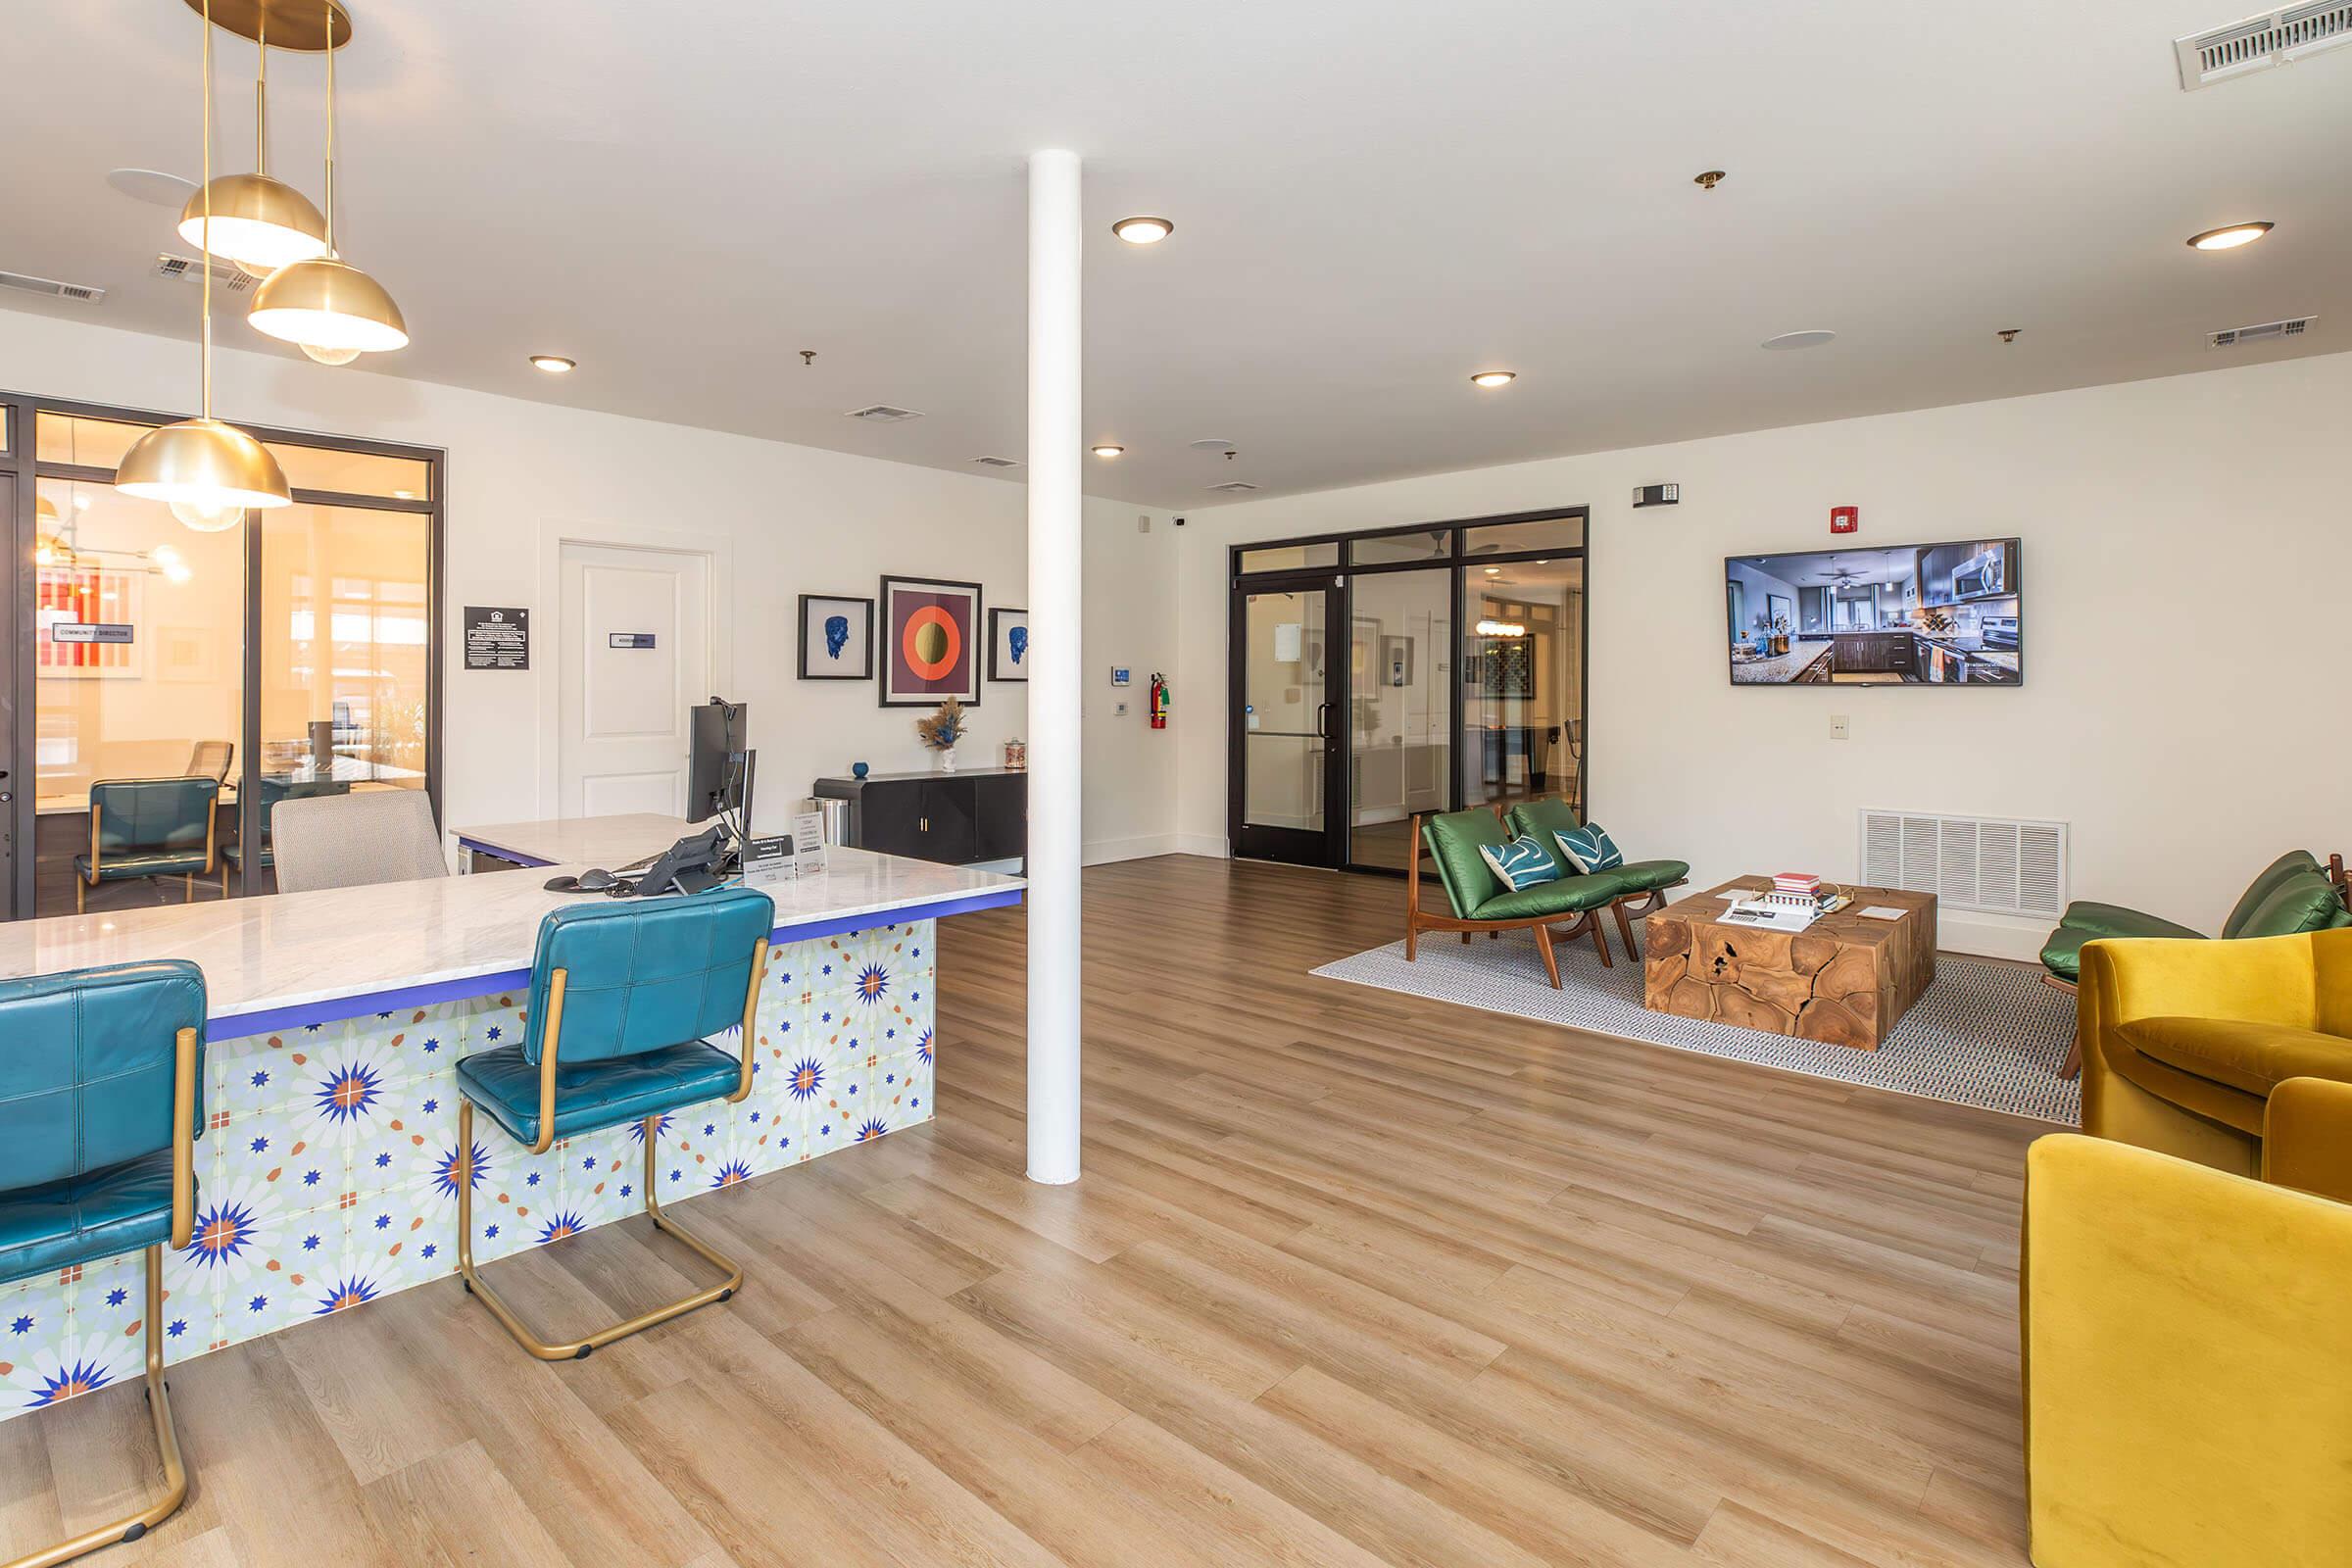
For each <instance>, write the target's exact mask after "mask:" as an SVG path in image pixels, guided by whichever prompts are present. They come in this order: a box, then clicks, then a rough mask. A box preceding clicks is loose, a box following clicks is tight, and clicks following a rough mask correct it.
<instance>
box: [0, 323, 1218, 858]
mask: <svg viewBox="0 0 2352 1568" xmlns="http://www.w3.org/2000/svg"><path fill="white" fill-rule="evenodd" d="M422 329H424V330H429V329H430V327H429V323H427V324H425V325H424V326H423V327H422ZM229 330H230V331H231V332H232V333H233V332H235V331H241V330H242V328H237V327H233V326H232V327H231V328H230V329H229ZM195 358H196V356H195V350H194V348H193V347H192V346H190V345H189V344H187V343H182V342H175V341H170V340H167V339H163V338H157V337H151V336H147V335H144V334H140V333H131V332H123V331H116V330H112V329H109V328H105V327H101V326H95V325H91V324H87V323H84V322H78V321H67V320H60V319H51V318H45V317H36V316H31V315H26V314H24V313H22V312H15V311H8V310H4V309H0V381H5V382H6V383H7V384H8V385H9V387H10V388H11V389H12V390H16V391H22V392H31V393H39V394H43V395H47V396H52V397H64V398H74V399H82V400H87V401H90V402H94V403H112V404H122V405H128V406H132V407H147V408H155V409H161V410H176V409H182V408H184V407H185V406H186V405H187V404H188V403H189V402H190V400H191V398H192V396H193V393H194V391H195V384H194V383H195ZM581 373H582V374H591V373H594V370H593V368H592V367H591V368H583V370H582V372H581ZM216 379H217V388H216V401H217V403H218V405H219V409H220V412H221V414H222V415H223V416H225V417H230V418H244V419H250V420H253V421H255V422H257V423H264V424H273V425H280V426H286V427H291V428H298V429H309V430H322V431H331V432H333V433H336V434H341V435H353V436H366V437H374V438H377V439H381V440H387V441H403V442H415V443H417V444H420V445H427V446H439V447H444V448H446V449H447V450H448V452H449V455H450V489H449V534H448V569H449V574H450V583H449V592H448V594H447V607H448V615H447V618H446V619H445V621H444V623H443V625H442V628H441V631H442V634H443V635H444V636H445V637H448V638H451V639H454V638H455V636H456V627H457V624H458V615H459V613H460V611H461V608H462V607H463V606H465V605H467V604H474V605H521V606H529V607H532V608H533V609H534V611H535V612H536V613H537V615H538V616H539V617H541V618H539V619H537V620H536V621H535V622H534V629H535V632H536V646H535V648H534V651H533V659H532V668H531V669H530V670H529V671H527V672H492V671H467V670H465V669H462V668H460V667H459V662H458V661H457V660H456V659H455V658H454V657H453V658H451V659H450V660H449V662H448V663H447V666H446V668H447V672H448V675H447V679H448V709H447V713H446V715H445V728H444V732H443V733H444V746H445V761H446V766H447V772H448V781H447V788H446V792H445V799H444V812H445V815H446V817H447V821H448V824H449V825H453V826H455V825H463V824H467V823H482V822H494V821H505V820H513V819H515V818H520V817H536V816H552V815H553V814H555V796H556V760H557V759H556V738H557V737H556V724H555V717H556V690H555V682H556V670H555V647H556V638H555V636H554V627H553V625H552V622H553V619H554V617H555V615H556V613H557V593H556V561H557V550H558V545H559V542H560V541H561V540H563V539H564V538H581V539H589V540H596V541H605V542H613V543H624V544H626V543H641V544H674V545H678V546H682V547H685V548H692V549H701V550H707V551H709V552H711V554H712V556H713V557H714V558H715V560H716V561H717V563H718V564H719V567H720V571H719V574H718V580H719V581H720V583H721V584H722V591H723V593H724V595H725V600H724V605H725V617H724V618H725V622H726V625H727V629H728V632H729V635H727V636H725V637H723V638H721V639H719V647H718V651H717V656H716V662H717V664H718V668H717V670H716V675H715V681H714V684H715V686H716V688H717V689H718V690H719V691H721V692H724V693H726V694H728V695H730V696H733V697H736V698H740V699H743V700H746V701H748V702H749V703H750V704H751V706H752V743H753V745H754V746H756V747H758V748H759V750H760V804H759V807H758V809H760V810H763V811H774V810H780V809H789V808H790V807H791V805H792V804H793V803H794V802H796V801H798V800H799V799H800V798H801V797H802V796H804V795H806V794H807V793H808V790H809V782H810V780H811V779H813V778H815V777H816V776H818V775H819V774H823V773H838V772H842V771H846V769H847V768H848V766H849V764H850V763H851V762H852V761H853V760H863V761H867V762H870V763H871V764H872V765H873V766H874V767H875V768H876V769H892V768H913V767H922V766H925V765H927V763H928V758H927V755H926V754H925V753H923V751H922V750H921V748H920V746H919V744H918V743H917V741H916V740H915V736H914V720H915V718H916V716H917V713H916V711H913V710H906V709H892V710H884V709H880V708H878V707H876V705H875V691H874V688H873V687H872V686H870V685H862V684H858V685H853V684H849V683H840V684H833V683H822V682H804V681H801V680H799V679H797V678H796V665H795V660H794V653H795V648H796V643H797V638H798V626H797V617H796V604H797V596H798V595H800V594H802V593H843V594H856V595H859V596H865V597H870V596H872V595H873V594H874V593H875V590H876V585H877V579H878V578H879V577H880V575H881V574H882V573H883V572H885V571H889V572H898V573H906V574H932V575H937V576H943V577H952V578H957V579H961V580H966V581H977V582H980V583H982V584H984V585H985V588H986V602H987V603H988V604H990V605H1004V606H1009V607H1025V606H1026V604H1027V598H1026V593H1025V584H1026V581H1027V574H1028V569H1027V568H1028V556H1027V524H1026V511H1025V509H1026V502H1027V492H1026V491H1025V489H1024V488H1023V487H1022V486H1021V485H1019V484H1013V483H1006V482H1005V481H1003V480H999V479H987V478H980V477H973V476H965V475H962V474H955V473H947V472H942V471H940V470H937V469H931V468H921V467H915V466H909V465H906V464H895V463H885V462H879V461H876V460H874V459H869V458H858V457H850V456H846V455H843V454H839V453H832V452H821V451H816V450H813V449H811V448H808V447H797V446H789V445H786V444H783V443H781V442H772V441H760V440H755V439H752V438H749V437H744V436H736V435H724V434H719V433H717V432H713V431H709V430H698V429H692V428H689V427H687V426H683V425H672V424H662V423H658V422H654V421H650V420H643V419H628V418H621V417H616V416H611V415H602V414H592V413H585V412H581V411H578V410H572V409H565V408H560V407H556V406H554V405H550V404H542V403H531V402H525V401H522V400H518V399H514V398H503V397H494V396H490V395H488V394H484V393H479V392H471V391H466V390H464V389H461V388H456V387H447V386H437V385H433V384H430V383H426V382H419V381H410V380H405V379H402V378H400V377H398V376H396V375H392V374H384V373H377V372H374V371H371V370H367V369H328V368H321V367H318V366H314V365H311V364H309V363H307V362H305V361H302V360H300V359H298V358H296V357H293V356H291V355H285V354H265V353H250V352H246V351H243V350H239V349H234V348H232V349H229V350H227V351H224V352H222V353H221V354H220V355H219V356H218V357H217V371H216ZM1138 515H1150V516H1152V518H1153V528H1152V532H1150V533H1141V532H1138V530H1137V517H1138ZM1086 518H1087V557H1086V596H1087V611H1086V650H1085V660H1086V683H1085V688H1084V690H1085V703H1086V720H1087V722H1086V729H1085V746H1086V763H1087V785H1086V795H1085V807H1084V809H1085V816H1086V820H1085V825H1084V831H1085V836H1086V841H1087V846H1088V854H1089V856H1090V857H1093V858H1106V857H1116V856H1124V855H1135V854H1151V853H1157V852H1158V851H1161V850H1164V849H1166V848H1167V847H1168V845H1169V840H1168V838H1167V834H1168V829H1169V823H1170V822H1171V821H1172V819H1173V816H1174V809H1175V774H1176V768H1175V760H1174V755H1175V750H1176V735H1175V732H1174V731H1173V730H1164V731H1157V732H1154V731H1152V730H1150V729H1148V728H1147V727H1146V725H1147V718H1146V702H1145V698H1146V695H1147V686H1146V683H1147V682H1148V681H1149V679H1150V676H1151V673H1152V671H1153V670H1155V669H1157V670H1164V671H1168V672H1169V673H1171V674H1173V673H1174V671H1175V667H1176V632H1175V620H1174V604H1173V600H1172V597H1171V596H1170V595H1169V594H1168V593H1167V592H1166V591H1165V583H1166V581H1167V578H1168V575H1169V572H1170V567H1171V564H1172V562H1173V558H1174V545H1175V536H1174V534H1173V533H1172V531H1171V530H1170V529H1169V528H1168V526H1167V522H1166V515H1165V514H1161V513H1155V512H1152V510H1151V509H1145V508H1137V507H1134V506H1126V505H1121V504H1117V503H1110V502H1102V501H1089V502H1088V503H1087V510H1086ZM1113 662H1117V663H1123V664H1126V665H1129V666H1131V667H1132V668H1134V670H1135V671H1136V675H1135V680H1136V684H1135V686H1133V687H1132V688H1129V689H1127V690H1125V691H1117V692H1114V691H1113V689H1112V688H1111V686H1110V684H1109V677H1108V674H1107V670H1108V666H1109V665H1110V664H1112V663H1113ZM1025 692H1026V687H1025V686H1022V685H1019V684H1000V683H996V682H989V683H987V684H986V685H985V689H984V693H983V701H982V704H981V706H980V707H979V708H978V709H977V710H975V711H974V712H973V714H972V717H973V720H974V724H973V730H972V737H973V738H972V742H971V744H970V746H969V747H968V748H967V749H966V751H965V752H964V760H965V763H966V765H967V766H968V765H972V764H974V763H976V762H978V761H980V760H990V761H993V760H995V759H996V758H997V757H998V755H999V754H998V747H999V743H1001V742H1002V741H1003V740H1005V738H1006V737H1009V736H1015V735H1024V734H1025V733H1026V730H1027V726H1026V724H1025V722H1024V717H1025V713H1026V701H1025ZM1205 695H1206V694H1201V693H1187V692H1186V691H1185V689H1184V687H1183V684H1182V683H1181V682H1179V683H1178V685H1177V698H1178V704H1179V707H1178V711H1179V712H1181V711H1182V710H1183V705H1184V704H1185V703H1186V702H1188V701H1200V700H1201V699H1202V698H1203V697H1205ZM1120 698H1125V699H1127V700H1128V702H1129V711H1128V713H1127V714H1126V715H1124V716H1115V715H1114V714H1113V713H1112V711H1111V710H1112V705H1113V704H1114V703H1115V702H1116V701H1117V700H1118V699H1120ZM180 760H181V761H184V760H185V759H184V758H182V759H180Z"/></svg>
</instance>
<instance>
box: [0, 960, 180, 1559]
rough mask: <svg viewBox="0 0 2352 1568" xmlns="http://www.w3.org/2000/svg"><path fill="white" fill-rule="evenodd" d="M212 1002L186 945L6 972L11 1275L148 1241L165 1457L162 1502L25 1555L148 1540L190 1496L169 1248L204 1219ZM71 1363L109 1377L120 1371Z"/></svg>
mask: <svg viewBox="0 0 2352 1568" xmlns="http://www.w3.org/2000/svg"><path fill="white" fill-rule="evenodd" d="M204 1004H205V998H204V973H203V971H202V970H200V969H198V968H197V967H196V965H194V964H192V963H189V962H188V961H186V960H185V959H180V958H173V959H166V960H163V961H159V962H154V963H126V964H118V965H114V966H112V967H109V968H101V969H77V970H72V971H69V972H67V973H64V974H53V975H41V976H37V977H35V978H32V979H22V980H7V981H0V1043H5V1044H4V1046H0V1283H7V1282H11V1281H16V1280H23V1279H29V1278H31V1277H33V1276H35V1275H41V1274H53V1273H56V1272H57V1271H59V1270H61V1269H68V1268H74V1267H77V1266H81V1265H84V1264H90V1263H95V1262H98V1261H99V1260H101V1259H103V1258H110V1257H114V1256H117V1255H119V1254H121V1253H124V1252H136V1251H143V1252H144V1253H145V1257H146V1273H147V1302H146V1310H145V1311H144V1312H142V1313H141V1314H140V1321H141V1325H142V1332H143V1333H144V1335H145V1338H146V1348H147V1409H148V1414H149V1416H150V1417H151V1418H152V1419H153V1421H154V1423H155V1441H156V1446H157V1447H158V1448H160V1449H161V1450H162V1453H163V1461H164V1495H163V1496H162V1497H160V1498H159V1499H157V1500H156V1501H155V1502H154V1503H152V1504H150V1505H149V1506H148V1507H146V1508H143V1509H141V1510H139V1511H138V1512H137V1513H134V1514H131V1515H130V1516H129V1517H127V1518H123V1519H118V1520H116V1521H115V1522H114V1523H112V1524H108V1525H101V1526H99V1527H98V1528H97V1529H95V1530H88V1531H84V1532H83V1533H82V1534H80V1535H78V1536H75V1537H74V1538H73V1540H71V1541H64V1542H60V1543H58V1544H56V1545H53V1546H47V1547H43V1548H41V1549H40V1550H37V1551H34V1552H32V1553H30V1554H29V1555H24V1556H20V1557H17V1558H16V1559H14V1561H13V1562H12V1564H11V1568H52V1565H54V1564H57V1563H62V1562H67V1561H70V1560H72V1559H73V1558H75V1557H78V1556H81V1555H82V1554H83V1553H85V1552H90V1551H95V1550H97V1549H98V1548H99V1547H100V1546H108V1545H113V1544H115V1543H117V1542H123V1541H136V1540H138V1539H139V1538H140V1537H141V1536H143V1535H145V1534H146V1533H147V1532H148V1531H149V1530H151V1529H153V1528H154V1527H155V1526H156V1525H158V1524H161V1523H162V1522H163V1521H164V1520H165V1519H167V1518H169V1517H171V1515H172V1512H173V1511H174V1510H176V1509H177V1508H178V1507H179V1505H180V1503H181V1501H182V1500H184V1499H185V1498H186V1496H187V1495H188V1472H187V1467H186V1465H185V1464H183V1463H182V1462H181V1460H180V1454H179V1436H178V1433H177V1432H176V1430H175V1429H174V1428H173V1426H172V1400H171V1395H170V1393H169V1391H168V1388H167V1386H166V1384H165V1382H164V1326H163V1323H164V1256H163V1250H164V1248H165V1246H166V1245H170V1246H172V1247H173V1248H182V1247H185V1246H187V1245H188V1243H189V1241H190V1239H191V1238H190V1232H191V1228H192V1226H193V1224H194V1219H195V1213H196V1158H195V1140H196V1138H197V1137H198V1135H199V1134H200V1132H201V1131H202V1129H203V1125H204V1103H203V1088H202V1085H203V1081H204ZM121 1353H123V1351H122V1350H120V1349H118V1348H116V1347H114V1346H112V1345H108V1346H107V1347H106V1348H104V1349H103V1350H99V1351H95V1352H93V1354H97V1355H104V1356H107V1357H110V1358H111V1357H112V1356H114V1355H118V1354H121ZM58 1376H59V1377H60V1378H61V1379H62V1378H68V1377H75V1378H78V1380H79V1381H81V1382H82V1383H84V1384H86V1385H89V1386H95V1385H96V1384H97V1383H99V1382H101V1381H106V1380H107V1379H108V1378H109V1377H110V1376H111V1369H110V1368H98V1369H95V1370H93V1369H91V1368H89V1367H87V1366H84V1367H82V1368H80V1369H79V1370H78V1372H75V1373H68V1372H65V1371H61V1372H60V1373H59V1374H58Z"/></svg>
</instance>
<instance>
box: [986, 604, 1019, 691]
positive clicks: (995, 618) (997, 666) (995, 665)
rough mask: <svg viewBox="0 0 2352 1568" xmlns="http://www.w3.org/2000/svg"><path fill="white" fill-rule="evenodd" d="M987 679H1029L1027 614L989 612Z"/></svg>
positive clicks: (1003, 611)
mask: <svg viewBox="0 0 2352 1568" xmlns="http://www.w3.org/2000/svg"><path fill="white" fill-rule="evenodd" d="M988 678H989V679H990V680H1027V679H1028V678H1029V612H1027V611H1026V610H992V611H990V612H989V613H988Z"/></svg>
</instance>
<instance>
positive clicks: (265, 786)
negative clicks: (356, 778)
mask: <svg viewBox="0 0 2352 1568" xmlns="http://www.w3.org/2000/svg"><path fill="white" fill-rule="evenodd" d="M350 793H351V785H350V784H348V783H346V782H345V781H344V780H342V779H339V778H315V779H305V780H302V781H301V782H299V783H298V782H296V781H295V780H293V779H290V778H276V777H271V776H268V775H265V776H264V777H263V779H262V790H261V809H262V827H261V845H260V849H259V852H258V853H257V854H256V855H255V856H254V858H253V863H254V864H255V865H257V866H260V867H262V868H263V869H264V870H268V869H269V868H270V866H272V865H274V864H276V863H277V858H276V857H275V856H273V855H271V854H270V818H271V816H272V815H273V814H274V813H275V812H276V810H277V808H278V806H279V804H280V803H281V802H285V801H307V800H309V799H311V798H312V797H313V796H318V795H349V794H350ZM244 869H245V847H244V846H243V845H242V844H224V845H222V846H221V897H222V898H226V897H227V896H228V873H229V872H230V871H232V870H235V871H242V870H244ZM247 891H251V890H250V889H248V890H247Z"/></svg>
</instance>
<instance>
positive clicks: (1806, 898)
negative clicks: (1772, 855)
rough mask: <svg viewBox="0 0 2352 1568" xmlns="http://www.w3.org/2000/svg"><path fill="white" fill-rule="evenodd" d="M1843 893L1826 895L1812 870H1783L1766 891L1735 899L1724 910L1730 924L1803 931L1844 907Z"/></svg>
mask: <svg viewBox="0 0 2352 1568" xmlns="http://www.w3.org/2000/svg"><path fill="white" fill-rule="evenodd" d="M1845 904H1846V899H1845V896H1844V895H1843V894H1834V893H1824V892H1823V891H1822V886H1821V878H1819V877H1817V876H1815V875H1813V874H1812V873H1811V872H1809V871H1783V872H1781V873H1780V874H1779V875H1778V876H1775V877H1774V878H1773V879H1772V886H1771V887H1770V888H1769V889H1767V890H1766V891H1764V892H1762V893H1759V894H1756V895H1754V896H1752V897H1749V898H1743V899H1734V900H1733V901H1732V907H1730V908H1729V909H1727V910H1725V911H1724V916H1723V918H1724V921H1725V922H1726V923H1727V924H1731V925H1752V926H1758V927H1761V928H1762V929H1764V930H1767V931H1802V930H1804V929H1805V928H1806V927H1807V926H1809V925H1811V924H1812V923H1813V922H1814V921H1816V920H1818V919H1820V918H1821V917H1822V916H1823V915H1825V914H1829V913H1832V912H1834V911H1835V910H1838V909H1841V908H1843V907H1845Z"/></svg>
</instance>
